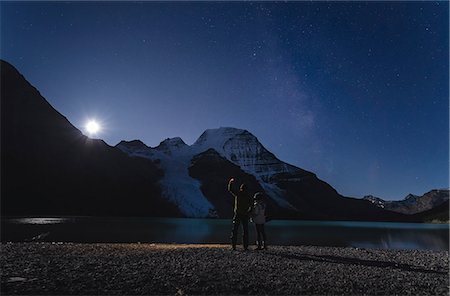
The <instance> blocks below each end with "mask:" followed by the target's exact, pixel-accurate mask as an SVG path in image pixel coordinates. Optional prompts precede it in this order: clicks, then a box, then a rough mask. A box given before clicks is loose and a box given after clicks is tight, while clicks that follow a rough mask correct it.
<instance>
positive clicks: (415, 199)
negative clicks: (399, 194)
mask: <svg viewBox="0 0 450 296" xmlns="http://www.w3.org/2000/svg"><path fill="white" fill-rule="evenodd" d="M363 199H364V200H366V201H368V202H370V203H372V204H374V205H376V206H377V207H379V208H382V209H385V210H389V211H393V212H398V213H403V214H408V215H413V214H419V213H424V214H425V212H426V213H428V214H430V213H435V214H436V220H444V221H448V220H449V219H448V217H449V214H448V212H449V211H448V201H449V190H448V189H435V190H431V191H429V192H427V193H425V194H424V195H422V196H418V195H413V194H408V195H407V196H406V197H405V198H404V199H402V200H398V201H387V200H384V199H381V198H379V197H375V196H372V195H367V196H364V198H363ZM445 205H447V206H445ZM438 209H441V211H439V210H438ZM430 211H432V212H430ZM441 212H442V215H441ZM419 216H420V215H419ZM422 216H423V215H422ZM425 216H426V214H425ZM429 219H431V220H433V217H432V216H430V217H429Z"/></svg>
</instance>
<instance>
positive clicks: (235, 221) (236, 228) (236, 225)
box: [231, 214, 240, 250]
mask: <svg viewBox="0 0 450 296" xmlns="http://www.w3.org/2000/svg"><path fill="white" fill-rule="evenodd" d="M239 224H240V219H239V216H238V215H237V214H234V217H233V230H232V231H231V246H232V247H233V250H235V249H236V242H237V235H238V231H239Z"/></svg>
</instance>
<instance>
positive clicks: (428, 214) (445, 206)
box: [414, 200, 450, 223]
mask: <svg viewBox="0 0 450 296" xmlns="http://www.w3.org/2000/svg"><path fill="white" fill-rule="evenodd" d="M414 219H415V220H417V221H423V222H445V223H448V222H449V221H450V219H449V201H448V200H447V201H445V202H443V203H441V204H440V205H438V206H436V207H434V208H432V209H430V210H427V211H423V212H420V213H417V214H414Z"/></svg>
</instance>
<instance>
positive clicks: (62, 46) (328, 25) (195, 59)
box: [0, 1, 449, 199]
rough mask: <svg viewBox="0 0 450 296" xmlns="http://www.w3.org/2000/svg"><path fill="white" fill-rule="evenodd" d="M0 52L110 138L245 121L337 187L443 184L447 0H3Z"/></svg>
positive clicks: (194, 134)
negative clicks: (140, 0) (161, 0)
mask: <svg viewBox="0 0 450 296" xmlns="http://www.w3.org/2000/svg"><path fill="white" fill-rule="evenodd" d="M0 5H1V58H2V59H4V60H6V61H8V62H10V63H12V64H13V65H14V66H15V67H16V68H18V70H19V71H21V72H22V74H23V75H24V76H25V77H26V78H27V79H28V81H29V82H30V83H32V84H33V85H34V86H35V87H37V89H38V90H39V91H40V92H41V94H42V95H43V96H44V97H45V98H46V99H47V100H48V101H49V102H50V103H51V104H52V105H53V106H54V107H55V108H56V109H57V110H58V111H59V112H61V113H62V114H63V115H64V116H66V117H67V118H68V119H69V121H70V122H72V123H73V124H74V125H75V126H76V127H78V128H79V129H81V130H82V129H83V127H84V125H85V123H86V121H87V120H88V119H96V120H98V121H99V122H100V123H101V124H102V126H103V130H102V131H101V132H100V133H99V134H98V135H97V137H98V138H101V139H104V140H105V141H106V142H107V143H108V144H110V145H115V144H117V143H118V142H119V141H120V140H133V139H140V140H142V141H143V142H144V143H146V144H147V145H149V146H156V145H158V144H159V142H160V141H162V140H163V139H165V138H168V137H175V136H179V137H181V138H182V139H183V140H184V141H185V142H186V143H187V144H192V143H193V142H194V141H195V140H196V139H197V138H198V137H199V136H200V134H201V133H202V132H203V131H204V130H205V129H207V128H217V127H221V126H232V127H238V128H243V129H247V130H249V131H250V132H252V133H253V134H254V135H256V136H257V137H258V139H259V140H260V141H261V142H262V143H263V145H265V147H266V148H267V149H269V150H270V151H271V152H273V153H274V154H275V155H276V156H277V157H279V158H280V159H281V160H284V161H287V162H289V163H291V164H294V165H296V166H299V167H301V168H304V169H307V170H310V171H312V172H314V173H316V174H317V175H318V177H319V178H321V179H322V180H324V181H326V182H328V183H329V184H330V185H332V186H333V187H334V188H336V189H337V190H338V191H339V192H340V193H341V194H344V195H347V196H354V197H362V196H364V195H367V194H373V195H375V196H379V197H382V198H385V199H401V198H404V197H405V196H406V195H407V194H408V193H413V194H423V193H425V192H427V191H429V190H431V189H435V188H445V187H448V186H449V173H448V168H449V155H448V153H449V118H448V115H449V113H448V112H449V101H448V97H449V92H448V87H449V74H448V71H449V57H448V54H449V46H448V34H449V29H448V28H449V23H448V21H449V15H448V10H449V5H448V2H412V1H411V2H406V1H405V2H331V3H327V2H288V3H272V2H255V3H251V2H246V3H243V2H188V3H186V2H183V3H176V2H165V3H156V2H143V3H123V2H104V3H99V2H97V3H88V2H74V3H63V2H46V3H40V2H14V3H7V2H1V4H0Z"/></svg>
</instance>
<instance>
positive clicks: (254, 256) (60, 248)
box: [0, 243, 449, 295]
mask: <svg viewBox="0 0 450 296" xmlns="http://www.w3.org/2000/svg"><path fill="white" fill-rule="evenodd" d="M0 262H1V292H2V295H4V294H34V295H36V294H40V295H48V294H52V295H67V294H82V295H86V294H90V295H93V294H96V295H98V294H108V295H111V294H120V295H123V294H127V295H142V294H171V295H190V294H202V295H211V294H214V295H217V294H222V295H224V294H227V295H239V294H240V295H244V294H245V295H362V294H364V295H448V294H449V269H448V267H449V265H448V264H449V254H448V252H432V251H415V250H410V251H409V250H402V251H397V250H373V249H357V248H330V247H312V246H300V247H284V246H271V247H270V249H269V250H265V251H252V250H250V251H247V252H244V251H243V250H242V249H238V250H237V251H232V250H231V249H230V247H229V246H227V245H175V244H174V245H171V244H72V243H63V244H61V243H59V244H58V243H4V244H2V245H1V259H0Z"/></svg>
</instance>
